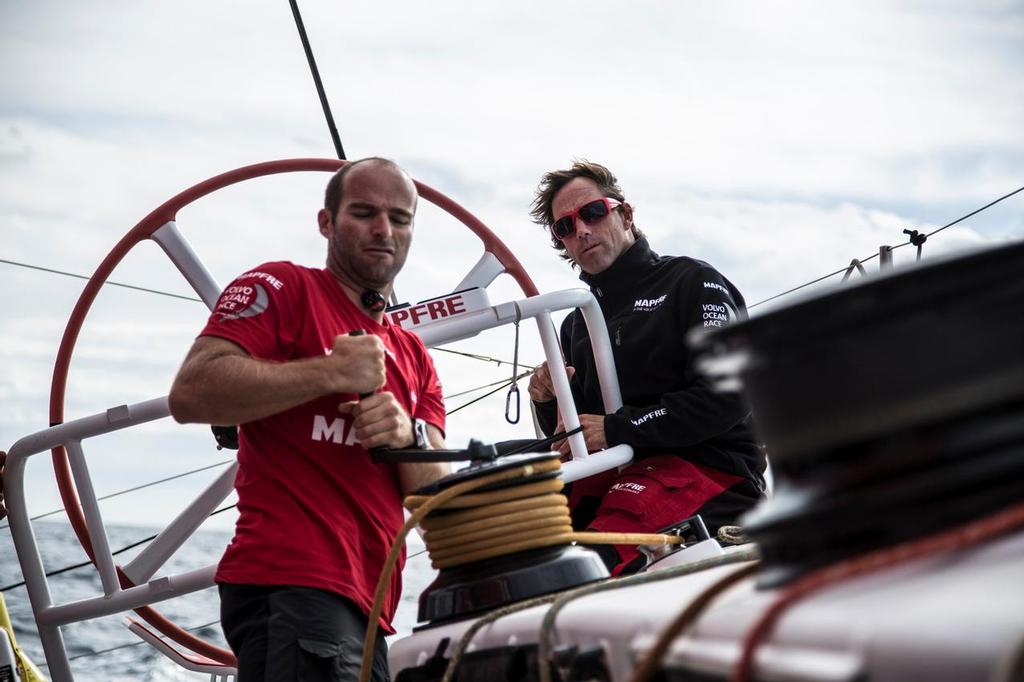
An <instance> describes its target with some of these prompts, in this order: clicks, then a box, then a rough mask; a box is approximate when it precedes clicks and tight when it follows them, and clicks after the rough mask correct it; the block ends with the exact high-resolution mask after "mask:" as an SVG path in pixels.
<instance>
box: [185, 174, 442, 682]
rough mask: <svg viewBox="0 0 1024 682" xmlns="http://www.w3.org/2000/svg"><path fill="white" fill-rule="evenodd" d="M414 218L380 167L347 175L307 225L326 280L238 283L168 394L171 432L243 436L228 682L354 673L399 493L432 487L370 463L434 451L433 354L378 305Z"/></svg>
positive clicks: (438, 435)
mask: <svg viewBox="0 0 1024 682" xmlns="http://www.w3.org/2000/svg"><path fill="white" fill-rule="evenodd" d="M416 204H417V194H416V187H415V185H414V183H413V182H412V180H411V179H410V178H409V176H408V175H407V174H406V173H405V172H404V171H403V170H402V169H401V168H399V167H398V166H397V165H395V164H394V163H393V162H391V161H387V160H384V159H377V158H372V159H363V160H361V161H357V162H354V163H350V164H347V165H345V166H344V167H343V168H342V169H341V170H340V171H338V173H336V174H335V175H334V176H333V177H332V179H331V181H330V182H329V183H328V185H327V191H326V195H325V202H324V208H323V209H321V210H320V212H319V214H318V216H317V221H318V223H319V227H320V233H321V234H322V235H323V236H324V237H326V238H327V267H326V268H325V269H312V268H306V267H301V266H298V265H294V264H292V263H287V262H274V263H265V264H263V265H259V266H257V267H256V268H253V269H252V270H249V271H248V272H246V273H244V274H242V275H240V276H239V277H237V278H236V279H235V280H234V281H233V282H232V283H231V284H230V285H229V286H228V287H227V288H226V289H225V290H224V292H223V293H222V294H221V296H220V298H219V299H218V301H217V305H216V307H215V308H214V310H213V313H212V314H211V315H210V319H209V321H208V323H207V325H206V327H205V328H204V329H203V331H202V332H201V334H200V336H199V338H198V339H197V340H196V342H195V344H194V345H193V346H192V349H191V350H190V351H189V353H188V356H187V357H186V358H185V362H184V364H183V365H182V367H181V369H180V370H179V372H178V376H177V377H176V378H175V381H174V386H173V387H172V388H171V394H170V403H171V413H172V414H173V415H174V418H175V419H177V420H178V421H179V422H199V423H207V424H239V425H241V426H240V428H239V450H238V463H239V470H238V476H237V477H236V480H235V488H236V490H237V492H238V511H239V518H238V522H237V525H236V528H235V537H234V538H233V539H232V541H231V543H230V544H229V545H228V548H227V550H226V551H225V553H224V557H223V558H222V560H221V562H220V565H219V566H218V568H217V575H216V580H217V583H218V585H219V588H220V594H221V621H222V625H223V628H224V632H225V636H226V638H227V640H228V643H229V644H230V645H231V648H232V649H233V650H234V652H235V654H236V656H237V657H238V663H239V677H240V679H241V680H242V682H256V681H257V680H264V679H266V680H274V681H275V682H277V681H279V680H298V679H302V680H341V679H350V678H354V676H355V675H357V674H358V666H359V660H360V654H361V650H362V642H363V638H364V636H365V632H366V626H367V614H368V613H369V611H370V609H371V605H372V600H373V592H374V587H375V585H376V581H377V578H378V576H379V574H380V571H381V567H382V566H383V563H384V559H385V557H386V555H387V552H388V550H389V548H390V544H391V542H392V540H393V539H394V537H395V534H396V533H397V531H398V529H399V528H400V527H401V525H402V522H403V514H402V507H401V500H402V497H403V496H404V495H405V494H407V493H408V492H410V491H412V490H414V489H416V488H418V487H420V486H421V485H423V484H425V483H427V482H430V481H432V480H434V479H436V478H438V477H439V476H441V475H443V474H444V473H446V468H445V465H438V464H398V465H393V464H374V463H373V462H371V461H370V457H369V454H368V450H369V449H370V448H374V447H390V448H403V447H411V446H415V447H435V448H440V447H444V417H445V415H444V404H443V402H442V399H441V386H440V382H439V381H438V379H437V374H436V372H435V371H434V366H433V363H432V362H431V360H430V356H429V355H428V354H427V351H426V349H425V348H424V347H423V344H422V342H420V340H419V339H418V338H417V337H416V336H415V335H413V334H411V333H409V332H407V331H405V330H403V329H401V328H400V327H398V326H395V325H392V324H390V322H389V321H388V320H387V318H385V317H384V312H383V305H378V304H382V303H383V301H384V300H386V298H387V296H388V295H390V293H391V288H392V284H393V282H394V278H395V276H396V275H397V274H398V272H399V270H401V268H402V265H403V264H404V263H405V258H406V255H407V253H408V250H409V245H410V243H411V241H412V232H413V219H414V216H415V212H416ZM354 330H363V331H365V332H366V334H365V335H361V336H352V335H350V332H352V331H354ZM360 394H372V395H367V396H366V397H364V398H363V399H361V400H360V399H359V396H360ZM395 576H396V577H395V578H394V579H393V580H392V584H391V586H390V591H389V593H388V594H387V598H386V600H385V603H384V609H383V614H382V616H381V622H380V625H381V627H382V628H383V629H384V631H385V632H394V630H393V628H392V627H391V622H390V621H391V618H392V616H393V615H394V612H395V608H396V606H397V604H398V598H399V595H400V594H401V576H400V573H399V572H396V573H395ZM376 644H377V649H376V656H375V661H374V671H373V672H374V679H376V680H385V679H387V677H388V673H387V658H386V655H387V650H386V645H385V644H384V638H383V635H380V636H378V638H377V643H376Z"/></svg>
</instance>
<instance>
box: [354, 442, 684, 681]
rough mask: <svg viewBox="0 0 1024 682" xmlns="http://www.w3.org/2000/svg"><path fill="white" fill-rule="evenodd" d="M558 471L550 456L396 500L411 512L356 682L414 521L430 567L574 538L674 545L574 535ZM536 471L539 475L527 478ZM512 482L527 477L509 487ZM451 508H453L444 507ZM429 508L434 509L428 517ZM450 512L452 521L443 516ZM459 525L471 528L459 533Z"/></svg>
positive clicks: (629, 536) (650, 538)
mask: <svg viewBox="0 0 1024 682" xmlns="http://www.w3.org/2000/svg"><path fill="white" fill-rule="evenodd" d="M561 469H562V463H561V462H560V461H559V460H558V459H557V457H554V456H552V457H551V458H550V459H547V460H542V461H534V462H531V463H528V464H522V465H520V466H516V467H513V468H510V469H504V470H501V471H497V472H495V473H491V474H486V475H483V476H480V477H478V478H473V479H470V480H466V481H462V482H459V483H456V484H454V485H452V486H451V487H448V488H445V489H443V490H441V491H440V492H438V493H437V494H435V495H410V496H408V497H406V499H405V502H404V504H405V506H406V508H407V509H409V511H410V512H411V513H410V516H409V518H408V519H407V520H406V522H405V525H403V526H402V529H401V530H400V531H399V532H398V535H397V536H396V537H395V542H394V544H393V545H392V546H391V551H390V552H389V553H388V557H387V559H386V560H385V562H384V567H383V569H382V570H381V574H380V577H379V578H378V580H377V589H376V593H375V595H374V601H373V608H372V609H371V610H370V615H369V622H368V625H367V628H366V639H365V640H364V642H363V659H362V666H361V669H360V677H359V679H360V682H366V681H367V680H368V679H369V675H370V672H371V670H372V667H373V666H372V661H373V651H374V642H375V641H376V638H377V628H378V625H379V621H380V615H381V612H382V610H383V606H384V596H385V594H386V593H387V589H388V586H389V585H390V584H391V575H392V573H393V572H394V569H395V566H396V565H397V563H398V558H399V556H400V554H401V550H402V547H404V546H405V538H406V536H407V535H408V534H409V532H410V531H411V530H412V529H413V528H414V527H416V526H417V525H422V526H423V528H424V530H425V531H426V532H425V533H424V536H423V540H424V542H425V543H426V545H427V552H428V553H429V554H430V558H431V563H432V565H433V566H434V567H435V568H448V567H452V566H460V565H462V564H468V563H471V562H474V561H481V560H482V559H485V558H493V557H498V556H506V555H509V554H513V553H517V552H523V551H526V550H529V549H535V548H539V547H550V546H553V545H559V544H566V545H567V544H570V543H571V542H574V541H575V542H583V543H587V544H619V545H626V544H634V545H639V544H646V545H662V544H681V543H682V541H683V540H682V538H680V537H678V536H675V535H662V534H658V533H587V532H574V531H573V530H572V524H571V522H570V521H569V508H568V500H567V499H566V498H565V496H564V495H562V494H560V491H561V489H562V487H563V486H564V483H563V481H562V479H561V477H559V476H558V473H559V472H560V471H561ZM538 476H539V477H541V480H534V479H536V478H537V477H538ZM518 479H527V480H526V481H525V482H523V483H518V484H516V483H515V481H517V480H518ZM507 482H512V484H511V485H504V486H503V487H501V488H498V489H496V490H487V491H484V492H476V491H477V490H478V489H480V488H485V487H488V486H492V485H494V484H500V483H507ZM452 509H455V510H458V511H455V512H451V511H450V510H452ZM445 510H448V511H447V512H446V511H445ZM435 511H440V512H441V513H440V514H436V515H434V516H430V515H431V514H432V513H433V512H435ZM523 512H525V513H523ZM456 516H457V517H458V519H459V520H454V521H453V520H451V518H449V517H456ZM510 519H511V521H510ZM534 522H537V523H538V525H537V527H536V528H535V529H528V528H526V526H527V525H529V524H533V523H534ZM460 524H465V525H471V526H472V527H471V528H470V529H469V530H466V529H465V528H461V527H460ZM428 536H430V537H428Z"/></svg>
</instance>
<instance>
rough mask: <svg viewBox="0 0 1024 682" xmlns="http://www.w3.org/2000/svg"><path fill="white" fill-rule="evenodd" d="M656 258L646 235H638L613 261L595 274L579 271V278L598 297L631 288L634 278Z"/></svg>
mask: <svg viewBox="0 0 1024 682" xmlns="http://www.w3.org/2000/svg"><path fill="white" fill-rule="evenodd" d="M657 260H658V254H656V253H654V252H653V251H651V247H650V245H649V244H648V243H647V237H640V238H639V239H637V240H636V242H634V243H633V244H632V245H631V246H630V247H629V248H628V249H626V250H625V251H624V252H623V253H622V255H621V256H619V257H618V258H617V259H616V260H615V262H614V263H612V264H611V265H609V266H608V268H607V269H605V270H602V271H601V272H599V273H597V274H596V275H590V274H587V273H585V272H582V271H581V272H580V280H582V281H583V283H584V284H586V285H587V286H589V287H590V289H591V291H593V292H594V293H595V294H596V295H597V297H598V298H601V297H603V296H606V295H608V294H610V293H616V292H618V291H622V290H632V289H634V288H635V286H636V278H637V277H638V276H639V275H640V274H642V273H643V272H644V271H646V270H647V269H648V268H649V267H650V266H651V265H653V264H654V263H655V262H657Z"/></svg>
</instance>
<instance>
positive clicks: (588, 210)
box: [551, 197, 622, 239]
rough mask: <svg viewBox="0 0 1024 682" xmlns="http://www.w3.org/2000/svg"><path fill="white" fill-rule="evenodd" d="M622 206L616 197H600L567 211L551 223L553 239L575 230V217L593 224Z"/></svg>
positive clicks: (561, 237)
mask: <svg viewBox="0 0 1024 682" xmlns="http://www.w3.org/2000/svg"><path fill="white" fill-rule="evenodd" d="M619 206H622V202H621V201H618V200H617V199H609V198H608V197H601V198H600V199H594V200H593V201H591V202H588V203H586V204H583V205H582V206H580V207H579V208H577V209H576V210H575V211H573V212H572V213H568V214H566V215H564V216H562V217H561V218H559V219H558V220H556V221H555V222H553V223H551V234H552V235H554V237H555V239H565V238H566V237H568V236H569V235H571V234H572V233H573V232H575V231H576V219H577V218H579V219H580V220H582V221H583V222H584V223H585V224H587V225H593V224H594V223H596V222H597V221H598V220H600V219H601V218H604V217H605V216H606V215H608V214H609V213H611V212H612V211H614V210H615V209H617V208H618V207H619Z"/></svg>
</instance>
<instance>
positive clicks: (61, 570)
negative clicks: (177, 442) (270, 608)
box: [0, 504, 238, 592]
mask: <svg viewBox="0 0 1024 682" xmlns="http://www.w3.org/2000/svg"><path fill="white" fill-rule="evenodd" d="M237 506H238V505H237V504H229V505H228V506H226V507H221V508H220V509H216V510H214V511H212V512H210V514H209V516H207V518H210V516H216V515H217V514H220V513H221V512H226V511H227V510H229V509H234V508H235V507H237ZM155 539H156V535H150V536H149V537H148V538H143V539H142V540H137V541H136V542H133V543H131V544H130V545H125V546H124V547H122V548H121V549H118V550H115V551H113V552H111V553H110V554H111V556H114V555H117V554H121V553H122V552H127V551H128V550H129V549H134V548H135V547H138V546H139V545H143V544H145V543H147V542H150V541H151V540H155ZM85 566H92V561H83V562H81V563H78V564H74V565H72V566H65V567H64V568H58V569H56V570H53V571H50V572H49V573H47V574H46V577H47V578H52V577H53V576H55V575H60V574H61V573H67V572H68V571H73V570H75V569H76V568H83V567H85ZM24 584H25V581H24V580H22V581H21V582H16V583H11V584H10V585H4V586H3V587H0V592H7V591H8V590H13V589H14V588H15V587H21V586H22V585H24Z"/></svg>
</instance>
